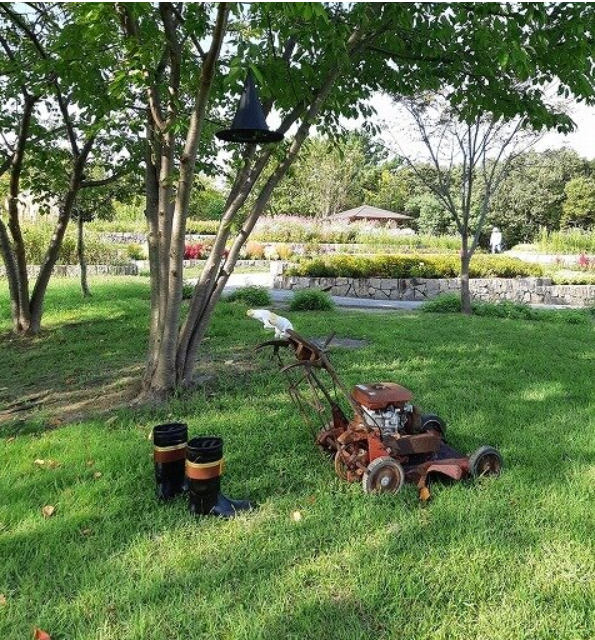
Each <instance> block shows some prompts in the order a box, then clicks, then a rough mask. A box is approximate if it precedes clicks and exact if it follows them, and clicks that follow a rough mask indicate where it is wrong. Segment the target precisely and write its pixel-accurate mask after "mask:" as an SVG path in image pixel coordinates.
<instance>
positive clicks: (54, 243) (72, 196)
mask: <svg viewBox="0 0 595 640" xmlns="http://www.w3.org/2000/svg"><path fill="white" fill-rule="evenodd" d="M94 142H95V137H94V136H91V137H90V138H89V139H88V140H87V141H86V142H85V146H84V147H83V149H82V150H81V152H80V153H79V154H78V156H77V157H76V158H75V160H74V164H73V168H72V174H71V176H70V184H69V187H68V192H67V193H66V196H65V197H64V200H63V201H62V204H61V206H60V213H59V215H58V221H57V223H56V226H55V228H54V235H53V236H52V239H51V241H50V244H49V246H48V250H47V251H46V254H45V257H44V259H43V263H42V264H41V267H40V269H39V275H38V276H37V280H36V281H35V287H34V288H33V294H32V295H31V301H30V303H29V310H30V312H31V323H30V325H29V329H28V331H27V332H26V333H27V334H31V335H35V334H36V333H39V331H41V317H42V315H43V304H44V302H45V294H46V291H47V287H48V284H49V282H50V277H51V275H52V271H53V270H54V266H55V264H56V261H57V260H58V254H59V252H60V247H61V246H62V241H63V240H64V235H65V234H66V228H67V226H68V221H69V220H70V216H71V214H72V209H73V207H74V204H75V202H76V196H77V194H78V192H79V189H80V188H81V182H82V179H83V169H84V168H85V165H86V163H87V158H88V157H89V153H90V152H91V148H92V147H93V143H94Z"/></svg>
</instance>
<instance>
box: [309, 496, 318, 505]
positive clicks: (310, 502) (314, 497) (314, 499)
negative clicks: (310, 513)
mask: <svg viewBox="0 0 595 640" xmlns="http://www.w3.org/2000/svg"><path fill="white" fill-rule="evenodd" d="M315 502H316V496H308V503H309V504H314V503H315Z"/></svg>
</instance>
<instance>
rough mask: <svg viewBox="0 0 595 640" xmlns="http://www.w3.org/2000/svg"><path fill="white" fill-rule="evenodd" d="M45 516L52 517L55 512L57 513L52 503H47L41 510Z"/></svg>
mask: <svg viewBox="0 0 595 640" xmlns="http://www.w3.org/2000/svg"><path fill="white" fill-rule="evenodd" d="M41 512H42V513H43V517H44V518H51V517H52V516H53V515H54V513H56V507H54V505H52V504H46V505H45V507H44V508H43V509H42V510H41Z"/></svg>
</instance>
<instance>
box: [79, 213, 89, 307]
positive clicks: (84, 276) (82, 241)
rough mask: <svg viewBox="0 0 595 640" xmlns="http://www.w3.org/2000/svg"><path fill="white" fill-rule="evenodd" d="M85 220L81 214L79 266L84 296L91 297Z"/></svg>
mask: <svg viewBox="0 0 595 640" xmlns="http://www.w3.org/2000/svg"><path fill="white" fill-rule="evenodd" d="M84 231H85V220H84V218H83V216H82V214H79V217H78V220H77V232H78V233H77V243H76V251H77V254H78V259H79V268H80V270H81V290H82V292H83V297H84V298H90V297H91V291H90V290H89V283H88V281H87V259H86V258H85V233H84Z"/></svg>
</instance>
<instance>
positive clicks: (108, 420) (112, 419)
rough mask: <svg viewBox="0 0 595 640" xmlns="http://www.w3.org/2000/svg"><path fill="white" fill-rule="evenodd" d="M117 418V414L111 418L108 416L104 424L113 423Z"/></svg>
mask: <svg viewBox="0 0 595 640" xmlns="http://www.w3.org/2000/svg"><path fill="white" fill-rule="evenodd" d="M117 419H118V418H117V416H112V417H111V418H108V419H107V420H106V421H105V424H106V425H108V426H109V425H110V424H114V422H115V421H116V420H117Z"/></svg>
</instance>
